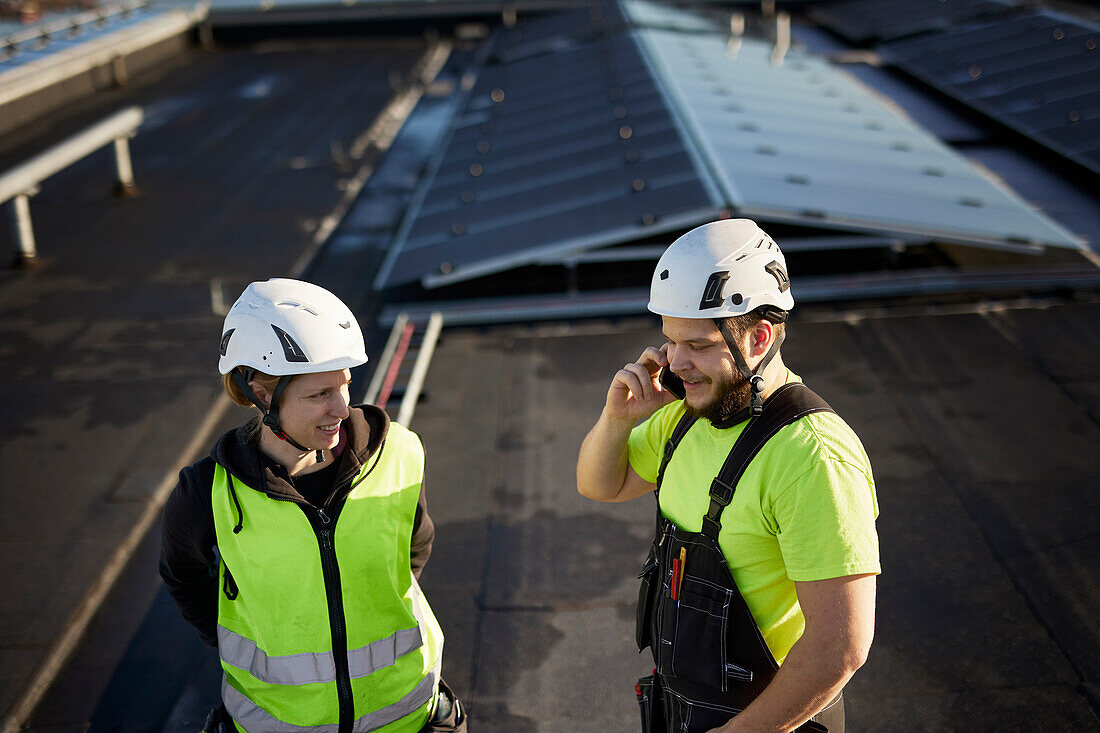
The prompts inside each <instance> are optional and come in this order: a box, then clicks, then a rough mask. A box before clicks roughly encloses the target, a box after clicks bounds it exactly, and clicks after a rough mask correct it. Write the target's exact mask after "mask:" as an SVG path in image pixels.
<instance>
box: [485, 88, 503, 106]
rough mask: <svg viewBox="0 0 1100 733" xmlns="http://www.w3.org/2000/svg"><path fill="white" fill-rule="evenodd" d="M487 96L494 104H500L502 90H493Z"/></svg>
mask: <svg viewBox="0 0 1100 733" xmlns="http://www.w3.org/2000/svg"><path fill="white" fill-rule="evenodd" d="M489 96H490V97H491V98H492V100H493V101H494V102H496V103H497V104H500V103H501V102H503V101H504V90H503V89H494V90H493V92H492V94H490V95H489Z"/></svg>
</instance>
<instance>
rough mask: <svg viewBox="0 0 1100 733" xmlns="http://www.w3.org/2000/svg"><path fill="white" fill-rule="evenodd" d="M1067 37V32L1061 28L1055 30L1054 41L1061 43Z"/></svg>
mask: <svg viewBox="0 0 1100 733" xmlns="http://www.w3.org/2000/svg"><path fill="white" fill-rule="evenodd" d="M1065 37H1066V32H1065V31H1064V30H1062V29H1061V28H1055V29H1054V40H1056V41H1061V40H1062V39H1064V38H1065Z"/></svg>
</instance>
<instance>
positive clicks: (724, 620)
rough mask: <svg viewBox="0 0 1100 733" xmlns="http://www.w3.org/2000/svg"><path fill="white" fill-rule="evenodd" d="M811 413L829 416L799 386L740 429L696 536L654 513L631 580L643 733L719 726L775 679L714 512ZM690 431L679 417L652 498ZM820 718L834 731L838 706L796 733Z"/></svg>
mask: <svg viewBox="0 0 1100 733" xmlns="http://www.w3.org/2000/svg"><path fill="white" fill-rule="evenodd" d="M813 412H832V408H830V407H829V405H828V404H826V403H825V401H824V400H822V399H821V398H820V397H818V396H817V395H816V394H814V392H813V391H811V390H810V389H809V388H808V387H806V386H804V385H802V384H800V383H792V384H786V385H783V386H781V387H780V388H779V389H777V390H776V391H775V392H774V393H773V394H772V395H771V396H770V397H769V398H768V399H767V401H765V402H764V409H763V412H762V413H761V414H760V415H759V416H758V417H755V418H752V419H751V421H750V422H749V424H748V425H746V426H745V429H744V430H743V431H742V433H741V435H740V436H739V437H738V439H737V441H736V443H735V444H734V446H733V449H732V450H731V451H730V454H729V456H728V457H727V458H726V461H725V463H724V464H723V465H722V470H721V471H720V472H719V474H718V476H717V477H716V478H715V479H714V481H713V482H712V484H711V487H710V507H709V508H708V510H707V514H706V516H705V517H704V518H703V527H702V531H701V532H687V531H685V530H682V529H680V528H678V527H677V526H676V525H674V524H673V523H672V522H670V521H669V520H667V519H665V518H664V517H663V516H662V515H661V509H660V505H659V504H658V507H657V532H656V536H655V538H654V540H653V546H652V548H651V549H650V551H649V556H648V557H647V558H646V563H645V566H644V567H643V568H642V572H641V574H640V575H639V577H640V578H641V580H642V585H641V589H640V591H639V594H638V617H637V642H638V650H639V651H642V650H644V649H645V648H646V647H647V646H648V647H651V648H652V650H653V661H654V663H655V665H656V669H655V670H654V674H653V675H651V676H649V677H644V678H642V679H641V680H639V681H638V686H637V688H636V692H637V693H638V703H639V705H640V706H641V709H642V728H643V732H644V733H664V732H665V731H667V732H668V733H697V732H698V733H705V731H708V730H710V729H711V728H717V727H719V726H722V725H724V724H725V723H727V722H728V721H729V719H730V718H732V717H733V716H735V715H736V714H737V713H739V712H741V710H743V709H744V708H745V706H747V705H748V704H749V703H750V702H752V700H753V699H754V698H756V696H757V695H759V694H760V693H761V692H762V691H763V689H764V688H765V687H767V686H768V683H769V682H771V680H772V678H773V677H774V676H775V673H776V671H777V670H778V669H779V665H778V664H777V663H776V661H775V658H774V657H773V656H772V653H771V650H769V649H768V645H767V643H766V642H765V641H764V637H763V635H761V633H760V629H759V628H758V627H757V625H756V621H755V620H754V619H753V617H752V614H751V613H750V611H749V609H748V607H747V606H746V605H745V601H744V599H743V598H742V597H741V593H740V592H739V591H738V590H737V585H736V584H735V583H734V580H733V576H732V575H731V574H730V571H729V567H728V565H727V563H726V558H725V556H724V555H723V554H722V550H721V548H720V547H719V546H718V532H719V530H720V528H721V518H722V511H723V510H724V509H725V508H726V507H727V506H728V505H729V503H730V500H731V499H732V498H733V492H734V489H735V488H736V486H737V482H738V480H740V478H741V476H742V474H743V473H744V472H745V468H746V467H747V466H748V465H749V462H750V461H751V460H752V459H753V457H754V456H755V455H756V453H757V452H758V451H759V450H760V448H761V447H763V445H764V443H766V442H767V440H768V439H769V438H771V437H772V436H773V435H775V433H776V432H778V431H779V429H780V428H782V427H783V426H785V425H788V424H790V423H792V422H794V421H795V420H798V419H799V418H801V417H804V416H805V415H808V414H810V413H813ZM694 422H695V419H694V418H693V417H692V416H690V415H685V416H684V417H683V418H682V419H681V420H680V422H679V423H678V424H677V425H676V428H675V429H674V430H673V433H672V436H671V437H670V438H669V441H668V443H667V444H666V445H665V452H664V455H663V456H662V459H661V467H660V470H659V471H658V473H657V491H658V492H660V489H661V481H662V480H663V478H664V473H665V467H666V466H667V465H668V462H669V460H670V459H671V458H672V454H673V452H674V451H675V450H676V446H677V445H678V444H679V443H680V441H681V440H682V439H683V437H684V435H686V434H687V432H688V429H690V428H691V426H692V424H694ZM838 700H839V698H838ZM827 711H831V712H830V714H829V715H828V719H829V722H830V723H832V724H833V725H832V730H831V733H837V731H838V730H843V702H838V701H834V704H831V705H830V707H829V708H827V710H826V711H822V713H819V714H818V716H816V717H815V720H811V721H809V722H807V723H805V724H804V725H802V726H801V727H799V729H798V730H799V731H818V732H819V733H820V732H821V731H827V730H830V728H829V727H826V726H825V725H822V724H820V723H817V722H816V719H817V718H820V717H824V716H823V713H826V712H827ZM838 714H839V717H837V715H838ZM834 721H836V722H834ZM838 723H839V726H838Z"/></svg>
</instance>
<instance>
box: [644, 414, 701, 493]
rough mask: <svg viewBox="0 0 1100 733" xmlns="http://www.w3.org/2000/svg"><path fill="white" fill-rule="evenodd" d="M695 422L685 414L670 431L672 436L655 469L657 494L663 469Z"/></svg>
mask: <svg viewBox="0 0 1100 733" xmlns="http://www.w3.org/2000/svg"><path fill="white" fill-rule="evenodd" d="M695 420H696V418H695V416H694V415H692V414H691V413H688V412H685V413H684V416H683V417H681V418H680V421H679V422H678V423H676V427H675V428H673V429H672V435H670V436H669V438H668V442H667V443H665V453H664V455H663V456H661V467H660V468H659V469H657V492H659V491H660V490H661V482H662V481H664V479H665V467H666V466H668V462H669V461H671V460H672V454H673V453H675V452H676V446H678V445H680V441H681V440H683V439H684V436H685V435H687V432H688V430H691V426H692V425H694V424H695ZM657 492H654V493H657Z"/></svg>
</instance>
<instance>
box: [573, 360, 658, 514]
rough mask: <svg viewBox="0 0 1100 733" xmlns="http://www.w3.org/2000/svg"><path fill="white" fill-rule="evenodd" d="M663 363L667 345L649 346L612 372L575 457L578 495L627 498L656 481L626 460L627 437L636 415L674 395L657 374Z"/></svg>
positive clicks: (652, 409)
mask: <svg viewBox="0 0 1100 733" xmlns="http://www.w3.org/2000/svg"><path fill="white" fill-rule="evenodd" d="M667 365H668V359H667V358H666V357H665V347H661V348H657V347H654V346H650V347H648V348H646V350H645V351H643V352H642V355H641V356H639V357H638V361H636V362H633V363H631V364H627V365H625V366H624V367H623V368H622V369H620V370H619V371H618V372H616V373H615V376H614V378H613V379H612V380H611V386H610V387H608V389H607V402H606V403H605V404H604V408H603V412H601V413H600V418H599V420H597V421H596V424H595V426H593V428H592V430H590V431H589V432H588V435H587V436H586V437H585V439H584V443H582V444H581V450H580V455H579V456H578V457H577V491H579V492H580V493H581V494H582V495H584V496H587V497H588V498H589V499H595V500H596V501H628V500H630V499H633V498H635V497H638V496H641V495H642V494H645V493H647V492H650V491H653V486H654V485H653V484H652V483H650V482H648V481H646V480H645V479H643V478H642V477H641V476H639V475H638V474H637V473H635V471H634V469H633V468H631V467H630V464H629V463H628V462H627V457H626V455H627V451H626V443H627V439H628V438H629V437H630V431H631V430H632V429H633V428H634V425H636V424H637V423H638V421H639V420H644V419H646V418H648V417H649V416H650V415H652V414H653V413H655V412H656V411H657V410H658V409H660V408H661V407H664V406H665V405H667V404H668V403H670V402H673V401H674V400H675V399H676V398H675V397H673V396H672V394H671V393H669V392H668V390H666V389H664V388H663V387H662V386H661V384H660V382H659V380H658V378H657V375H658V373H659V372H660V370H661V368H662V367H664V366H667Z"/></svg>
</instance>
